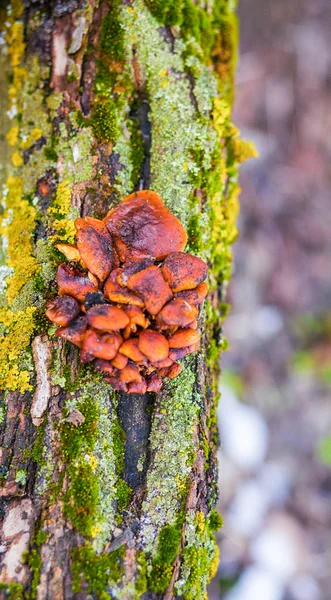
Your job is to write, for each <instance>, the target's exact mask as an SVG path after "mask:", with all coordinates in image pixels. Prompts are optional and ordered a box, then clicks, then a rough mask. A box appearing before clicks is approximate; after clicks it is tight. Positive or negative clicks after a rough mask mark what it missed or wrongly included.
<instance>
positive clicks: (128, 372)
mask: <svg viewBox="0 0 331 600" xmlns="http://www.w3.org/2000/svg"><path fill="white" fill-rule="evenodd" d="M119 377H120V380H121V381H125V383H132V382H135V383H140V381H142V375H141V374H140V372H139V369H138V367H137V366H136V365H134V364H132V363H131V364H130V363H129V364H127V365H126V367H124V368H123V369H122V370H121V371H120V375H119Z"/></svg>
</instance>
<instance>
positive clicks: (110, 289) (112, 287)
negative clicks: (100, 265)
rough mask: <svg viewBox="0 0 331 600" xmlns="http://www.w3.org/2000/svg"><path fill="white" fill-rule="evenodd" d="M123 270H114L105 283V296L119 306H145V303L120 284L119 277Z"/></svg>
mask: <svg viewBox="0 0 331 600" xmlns="http://www.w3.org/2000/svg"><path fill="white" fill-rule="evenodd" d="M121 271H122V269H114V271H112V272H111V274H110V275H109V277H108V279H107V280H106V282H105V286H104V290H103V291H104V294H105V296H106V297H107V298H108V299H109V300H111V301H112V302H118V303H119V304H133V305H134V306H144V302H143V300H142V299H141V298H139V297H138V296H137V295H136V294H134V293H133V292H129V291H128V290H127V289H126V288H123V287H122V286H121V285H120V284H119V283H118V282H117V277H118V275H119V274H120V272H121Z"/></svg>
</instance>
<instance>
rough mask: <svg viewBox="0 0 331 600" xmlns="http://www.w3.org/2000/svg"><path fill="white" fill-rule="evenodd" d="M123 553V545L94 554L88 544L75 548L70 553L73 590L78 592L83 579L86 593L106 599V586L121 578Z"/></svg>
mask: <svg viewBox="0 0 331 600" xmlns="http://www.w3.org/2000/svg"><path fill="white" fill-rule="evenodd" d="M123 555H124V548H123V547H121V548H119V549H118V550H115V551H114V552H109V553H104V554H100V555H96V554H95V552H94V550H93V548H92V546H90V545H89V544H86V545H85V546H81V547H80V548H75V549H74V550H73V551H72V553H71V558H72V589H73V592H74V593H76V594H78V593H79V592H80V591H81V590H82V584H83V581H84V580H85V581H86V582H87V585H88V588H87V591H88V593H90V594H96V596H97V598H98V599H99V600H106V599H108V598H109V594H108V592H107V588H108V587H109V586H110V585H111V584H112V583H116V582H118V581H120V579H121V576H122V572H123V571H122V568H121V558H122V557H123Z"/></svg>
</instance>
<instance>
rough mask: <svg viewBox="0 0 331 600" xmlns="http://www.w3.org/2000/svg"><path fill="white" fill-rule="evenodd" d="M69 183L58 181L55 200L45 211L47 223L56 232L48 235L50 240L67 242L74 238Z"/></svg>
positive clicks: (74, 230)
mask: <svg viewBox="0 0 331 600" xmlns="http://www.w3.org/2000/svg"><path fill="white" fill-rule="evenodd" d="M70 200H71V183H70V182H69V181H62V182H60V183H59V185H58V188H57V191H56V197H55V200H54V201H53V202H52V204H51V206H50V207H49V209H48V211H47V213H48V216H49V221H50V222H49V225H50V227H51V228H52V229H55V231H56V233H55V234H54V235H51V236H49V240H50V242H52V243H53V242H58V241H62V242H69V243H72V242H73V241H74V239H75V234H76V229H75V225H74V222H73V220H72V214H71V213H72V206H71V202H70Z"/></svg>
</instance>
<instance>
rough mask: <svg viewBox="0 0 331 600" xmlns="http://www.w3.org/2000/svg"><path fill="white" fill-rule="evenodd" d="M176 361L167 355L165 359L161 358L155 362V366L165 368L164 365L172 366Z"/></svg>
mask: <svg viewBox="0 0 331 600" xmlns="http://www.w3.org/2000/svg"><path fill="white" fill-rule="evenodd" d="M173 362H174V361H173V360H171V358H169V357H167V358H166V359H165V360H159V361H157V362H155V361H154V362H153V366H154V367H157V368H158V369H163V368H164V367H171V365H172V363H173Z"/></svg>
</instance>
